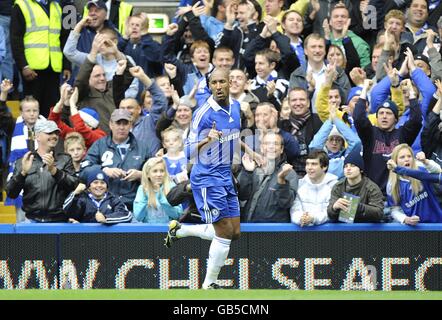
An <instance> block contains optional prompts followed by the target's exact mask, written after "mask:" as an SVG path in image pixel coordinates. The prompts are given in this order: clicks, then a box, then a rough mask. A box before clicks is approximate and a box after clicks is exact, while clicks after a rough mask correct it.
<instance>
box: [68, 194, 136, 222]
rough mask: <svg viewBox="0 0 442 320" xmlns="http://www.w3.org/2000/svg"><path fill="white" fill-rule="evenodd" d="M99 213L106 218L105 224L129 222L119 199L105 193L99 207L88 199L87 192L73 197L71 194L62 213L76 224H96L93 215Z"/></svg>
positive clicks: (123, 205) (126, 212)
mask: <svg viewBox="0 0 442 320" xmlns="http://www.w3.org/2000/svg"><path fill="white" fill-rule="evenodd" d="M98 210H99V211H100V212H101V213H102V214H103V215H104V216H105V217H106V224H114V223H120V222H131V220H132V212H130V211H129V210H128V209H127V207H126V206H125V204H124V203H123V202H122V201H121V199H120V198H119V197H117V196H114V195H113V194H112V193H110V192H107V193H106V195H105V197H104V199H103V200H102V201H101V202H99V207H98V208H97V206H96V205H95V204H94V202H93V201H92V199H91V198H90V193H89V191H83V192H82V193H80V194H77V195H74V193H73V192H72V193H71V194H70V195H69V196H68V197H67V198H66V200H65V202H64V204H63V211H64V212H65V213H66V215H67V216H68V217H69V218H72V219H75V220H77V221H78V222H97V220H96V219H95V214H96V213H97V211H98Z"/></svg>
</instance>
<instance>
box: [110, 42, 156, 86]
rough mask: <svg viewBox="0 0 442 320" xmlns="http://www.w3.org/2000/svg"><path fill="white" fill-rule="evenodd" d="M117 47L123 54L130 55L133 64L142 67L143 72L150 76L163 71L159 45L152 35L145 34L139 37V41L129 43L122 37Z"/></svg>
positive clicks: (152, 76)
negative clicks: (133, 61)
mask: <svg viewBox="0 0 442 320" xmlns="http://www.w3.org/2000/svg"><path fill="white" fill-rule="evenodd" d="M118 47H119V49H120V50H121V52H123V53H124V54H126V55H128V56H131V57H132V58H133V59H134V60H135V64H136V65H137V66H140V67H142V68H143V70H144V72H145V73H146V74H147V75H148V76H149V77H151V78H154V77H156V76H159V75H161V74H162V73H163V65H162V63H161V45H160V44H159V43H158V42H157V41H155V40H154V39H153V38H152V36H150V35H148V34H146V35H144V36H142V37H141V41H140V42H139V43H131V42H130V41H129V40H126V39H123V40H122V41H120V43H118Z"/></svg>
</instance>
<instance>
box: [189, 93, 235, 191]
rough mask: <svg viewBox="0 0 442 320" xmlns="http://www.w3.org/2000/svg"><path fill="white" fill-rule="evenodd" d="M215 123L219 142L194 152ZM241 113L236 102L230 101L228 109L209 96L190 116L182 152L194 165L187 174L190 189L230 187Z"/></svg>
mask: <svg viewBox="0 0 442 320" xmlns="http://www.w3.org/2000/svg"><path fill="white" fill-rule="evenodd" d="M214 122H215V123H216V130H218V131H221V132H222V136H221V138H220V139H219V141H214V142H212V143H210V144H206V145H205V146H203V147H202V148H201V149H200V151H199V152H197V146H198V143H199V142H201V140H203V139H205V138H206V137H207V136H208V134H209V131H210V130H211V129H212V126H213V123H214ZM240 130H241V113H240V105H239V102H238V101H234V100H230V101H229V109H226V108H223V107H221V106H220V105H219V104H218V103H217V102H216V101H215V100H214V99H213V96H210V97H209V99H208V100H207V101H206V103H205V104H204V105H202V106H200V107H199V108H198V109H197V110H196V111H195V112H194V114H193V116H192V123H191V127H190V133H189V136H188V138H187V140H186V143H185V148H184V149H185V152H186V156H187V158H188V159H189V161H190V162H191V163H192V164H193V167H192V171H191V174H190V182H191V184H192V187H196V188H203V187H208V186H227V185H231V184H232V177H231V166H232V161H233V154H234V152H240V140H239V138H240Z"/></svg>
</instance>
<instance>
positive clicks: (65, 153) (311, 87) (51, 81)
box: [0, 0, 442, 238]
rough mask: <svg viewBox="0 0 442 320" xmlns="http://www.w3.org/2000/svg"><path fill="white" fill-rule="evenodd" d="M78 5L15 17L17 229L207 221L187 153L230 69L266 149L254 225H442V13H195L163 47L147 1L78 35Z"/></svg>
mask: <svg viewBox="0 0 442 320" xmlns="http://www.w3.org/2000/svg"><path fill="white" fill-rule="evenodd" d="M66 5H72V1H57V0H16V1H12V0H6V1H1V3H0V82H1V86H0V89H1V94H0V148H1V154H0V157H1V165H2V172H9V175H8V177H7V179H6V174H5V175H4V179H2V180H3V181H2V189H4V190H6V193H7V199H3V200H4V201H6V203H7V204H9V205H15V206H16V210H17V223H19V222H71V223H81V222H98V223H105V224H113V223H121V222H132V223H134V222H142V223H168V222H169V221H171V220H179V221H181V222H183V221H184V222H191V223H201V221H200V213H199V212H198V211H197V210H196V208H195V203H194V201H193V199H192V190H191V187H190V184H189V176H190V174H191V171H192V162H191V161H189V159H187V158H186V152H185V150H184V149H185V146H186V143H185V142H186V140H187V139H188V137H189V133H190V132H192V125H193V123H194V122H195V121H199V120H198V117H201V116H202V114H203V113H204V110H201V108H202V106H203V105H205V104H206V102H207V101H209V103H210V97H211V95H212V92H211V90H210V89H209V85H208V80H209V75H210V74H211V72H213V70H215V69H221V70H224V71H227V72H229V74H230V77H229V79H230V82H229V85H230V99H232V100H236V101H238V102H239V104H237V105H238V106H240V110H237V111H239V112H240V114H241V129H242V132H241V136H240V139H241V140H242V142H243V143H244V144H245V146H246V148H248V149H249V150H250V152H247V153H244V152H242V151H241V150H240V148H237V150H234V151H232V152H235V154H234V159H235V161H234V165H233V167H232V172H233V176H234V181H235V182H236V189H237V190H236V191H237V192H238V198H239V200H240V209H241V221H242V222H291V223H295V224H297V225H300V226H302V227H303V226H311V225H319V224H323V223H326V222H351V223H353V222H354V223H358V222H377V223H388V222H398V223H403V224H408V225H416V224H418V223H428V222H430V223H438V222H439V223H440V222H442V187H441V185H442V178H441V177H442V175H441V174H442V170H441V165H442V160H441V159H442V124H441V122H442V113H441V108H442V81H441V78H442V56H441V54H442V46H441V43H440V40H441V38H442V17H441V16H442V1H441V0H356V1H349V0H344V1H337V0H311V1H309V0H204V1H192V0H181V2H180V7H179V8H178V10H177V12H176V16H175V17H174V19H173V23H171V24H170V25H168V26H167V30H166V32H165V34H164V35H163V36H162V38H161V40H159V41H157V40H155V39H154V37H153V35H152V34H149V23H150V21H149V19H148V16H147V15H146V14H145V13H142V12H140V13H135V12H134V11H135V10H134V8H133V7H132V6H131V5H130V3H126V2H124V1H116V0H108V1H103V0H93V1H88V2H87V4H86V5H85V7H84V8H83V11H82V12H81V13H79V14H78V15H77V18H78V20H77V21H78V23H77V24H76V25H75V27H73V28H66V27H65V26H64V24H63V19H64V11H63V8H64V6H66ZM17 96H18V97H19V98H20V116H19V117H18V118H17V119H14V118H13V117H12V114H11V112H10V110H9V109H8V107H7V105H6V102H7V101H8V100H12V97H17ZM235 105H236V104H235ZM238 108H239V107H238ZM198 111H199V112H198ZM232 121H233V120H232ZM220 139H223V137H222V136H221V137H220ZM226 139H227V137H226ZM251 155H254V156H251ZM201 228H203V227H201ZM206 229H207V228H206ZM206 229H204V230H206ZM207 232H208V233H212V232H213V230H212V229H209V230H208V231H207ZM208 237H209V238H210V236H208Z"/></svg>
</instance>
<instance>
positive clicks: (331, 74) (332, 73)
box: [325, 62, 338, 86]
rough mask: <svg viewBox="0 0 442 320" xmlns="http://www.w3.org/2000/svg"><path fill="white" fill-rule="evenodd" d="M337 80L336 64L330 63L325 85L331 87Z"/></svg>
mask: <svg viewBox="0 0 442 320" xmlns="http://www.w3.org/2000/svg"><path fill="white" fill-rule="evenodd" d="M337 78H338V72H337V71H336V62H332V63H329V64H328V65H327V67H326V68H325V84H327V85H329V86H331V85H332V84H333V82H334V81H335V80H336V79H337Z"/></svg>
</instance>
